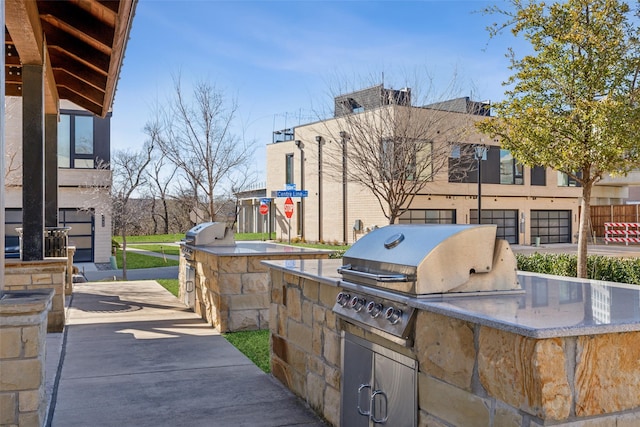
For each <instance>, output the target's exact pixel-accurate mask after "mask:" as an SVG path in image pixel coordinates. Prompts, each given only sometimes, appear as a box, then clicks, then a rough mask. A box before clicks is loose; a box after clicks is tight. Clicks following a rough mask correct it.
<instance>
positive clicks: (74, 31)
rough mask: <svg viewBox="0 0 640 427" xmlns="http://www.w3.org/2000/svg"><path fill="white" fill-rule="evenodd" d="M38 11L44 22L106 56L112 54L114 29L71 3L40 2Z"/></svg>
mask: <svg viewBox="0 0 640 427" xmlns="http://www.w3.org/2000/svg"><path fill="white" fill-rule="evenodd" d="M38 10H39V11H40V19H41V20H42V21H45V22H47V23H48V24H50V25H51V26H53V27H55V28H58V29H59V30H61V31H64V32H66V33H68V34H70V35H72V36H73V37H75V38H77V39H79V40H82V41H84V42H85V43H87V44H88V45H90V46H91V47H93V48H94V49H96V50H99V51H100V52H102V53H104V54H105V55H109V54H111V44H112V43H113V32H114V29H113V27H110V26H108V25H105V24H104V23H102V22H101V21H100V20H98V19H96V17H95V16H93V15H92V14H90V13H87V12H86V11H85V10H83V9H82V8H79V7H77V6H76V5H74V4H73V3H69V2H51V1H40V2H38Z"/></svg>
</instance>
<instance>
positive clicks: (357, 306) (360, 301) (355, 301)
mask: <svg viewBox="0 0 640 427" xmlns="http://www.w3.org/2000/svg"><path fill="white" fill-rule="evenodd" d="M366 302H367V301H365V299H364V298H360V297H357V296H355V297H353V298H351V301H350V302H349V306H350V307H351V308H353V309H354V310H355V311H360V310H362V307H364V305H365V303H366Z"/></svg>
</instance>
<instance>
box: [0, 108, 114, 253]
mask: <svg viewBox="0 0 640 427" xmlns="http://www.w3.org/2000/svg"><path fill="white" fill-rule="evenodd" d="M5 107H6V113H5V114H6V117H5V123H6V134H5V138H6V141H5V156H6V159H7V161H6V162H7V164H6V170H5V235H6V236H9V237H10V236H18V231H17V228H22V218H23V214H22V212H23V210H22V193H23V185H22V171H23V164H22V141H23V139H22V126H21V122H22V117H21V116H22V98H20V97H13V96H11V97H6V98H5ZM110 120H111V113H107V114H106V116H105V117H104V118H101V117H98V116H96V115H94V114H93V113H90V112H88V111H86V110H84V109H82V108H80V107H78V106H77V105H75V104H73V103H72V102H70V101H67V100H61V101H60V114H59V120H58V124H57V145H58V149H57V158H58V174H57V175H58V190H57V196H58V212H57V224H56V225H53V224H51V226H53V227H68V244H69V245H70V246H74V247H75V248H76V250H75V254H74V262H102V263H105V262H109V257H110V255H111V213H110V211H111V209H110V203H111V198H110V187H111V171H110V170H109V168H108V166H106V165H108V163H109V161H110Z"/></svg>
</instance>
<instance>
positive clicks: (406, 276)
mask: <svg viewBox="0 0 640 427" xmlns="http://www.w3.org/2000/svg"><path fill="white" fill-rule="evenodd" d="M496 232H497V226H496V225H465V224H424V225H413V224H412V225H389V226H385V227H382V228H378V229H376V230H373V231H371V232H370V233H368V234H366V235H364V236H363V237H361V238H360V239H359V240H358V241H357V242H356V243H354V244H353V246H352V247H351V248H350V249H349V250H347V252H346V253H345V254H344V257H343V266H342V267H341V268H339V269H338V272H339V273H341V274H342V277H343V279H344V280H346V281H350V282H354V283H358V284H363V285H368V286H375V287H379V288H383V289H386V290H392V291H397V292H402V293H405V294H409V295H417V296H422V295H429V294H441V293H445V292H483V291H507V290H516V289H520V285H519V283H518V280H517V264H516V259H515V255H514V254H513V252H512V251H511V247H510V246H509V243H508V242H506V241H505V240H501V239H496Z"/></svg>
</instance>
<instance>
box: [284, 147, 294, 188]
mask: <svg viewBox="0 0 640 427" xmlns="http://www.w3.org/2000/svg"><path fill="white" fill-rule="evenodd" d="M285 181H286V182H285V184H293V183H294V182H293V153H290V154H287V155H286V157H285Z"/></svg>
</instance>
